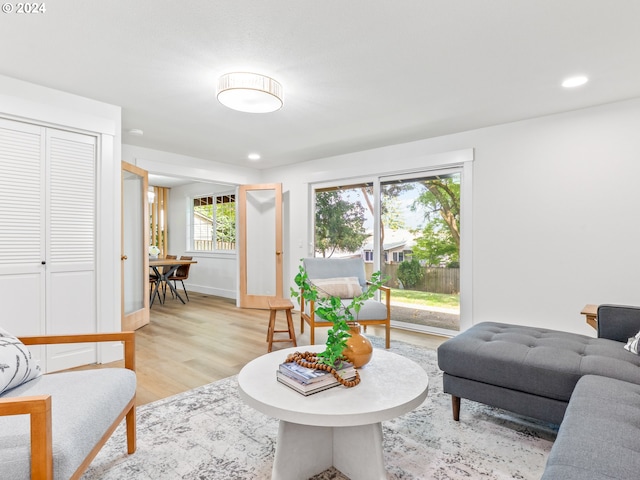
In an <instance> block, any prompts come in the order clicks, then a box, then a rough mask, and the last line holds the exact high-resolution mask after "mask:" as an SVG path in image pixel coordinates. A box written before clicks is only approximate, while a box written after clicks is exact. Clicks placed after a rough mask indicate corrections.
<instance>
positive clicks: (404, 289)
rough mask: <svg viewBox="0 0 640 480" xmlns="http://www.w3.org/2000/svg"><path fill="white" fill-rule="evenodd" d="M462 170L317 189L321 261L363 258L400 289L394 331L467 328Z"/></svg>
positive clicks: (394, 305)
mask: <svg viewBox="0 0 640 480" xmlns="http://www.w3.org/2000/svg"><path fill="white" fill-rule="evenodd" d="M461 182H462V169H457V168H453V169H447V170H438V171H429V172H419V173H412V174H405V175H396V176H388V177H378V178H375V179H373V180H371V181H364V182H358V183H355V182H353V183H350V184H348V185H346V186H344V185H341V186H330V185H325V186H321V187H320V186H318V187H317V188H316V189H315V196H314V200H315V216H314V219H315V225H314V248H315V255H316V256H324V257H334V258H336V257H362V258H363V259H364V261H365V267H366V270H367V275H368V276H370V275H371V273H372V272H374V271H376V270H380V271H381V272H382V276H383V277H387V278H388V280H387V282H386V285H387V286H389V287H390V288H392V293H391V309H392V310H391V320H392V325H394V326H397V327H400V328H407V329H412V330H418V331H425V332H435V333H444V334H447V333H453V332H457V331H459V330H460V238H461V230H460V213H461V202H460V190H461Z"/></svg>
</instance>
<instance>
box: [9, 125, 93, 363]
mask: <svg viewBox="0 0 640 480" xmlns="http://www.w3.org/2000/svg"><path fill="white" fill-rule="evenodd" d="M95 198H96V141H95V138H94V137H92V136H89V135H81V134H76V133H71V132H64V131H58V130H54V129H49V128H44V127H40V126H36V125H31V124H26V123H21V122H14V121H10V120H4V119H0V305H2V312H3V313H2V317H1V318H2V319H1V320H0V326H2V327H4V328H5V329H7V330H9V331H10V332H12V333H15V334H16V335H39V334H45V333H46V334H64V333H76V332H77V333H88V332H95V331H96V306H95V298H96V292H95V288H96V287H95V284H96V281H95V278H96V276H95V250H96V249H95V244H96V240H95V238H96V232H95V229H96V227H95V225H96V222H95V212H96V203H95ZM32 351H33V353H34V356H36V357H37V358H39V359H40V361H41V363H42V367H43V369H44V370H45V371H54V370H59V369H62V368H69V367H72V366H77V365H82V364H86V363H91V362H94V361H95V358H96V348H95V345H92V344H89V345H63V346H60V347H47V349H46V351H45V349H44V347H36V348H34V349H32Z"/></svg>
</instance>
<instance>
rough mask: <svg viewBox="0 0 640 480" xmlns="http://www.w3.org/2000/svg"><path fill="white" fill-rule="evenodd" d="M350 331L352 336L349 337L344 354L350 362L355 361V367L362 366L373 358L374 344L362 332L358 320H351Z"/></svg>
mask: <svg viewBox="0 0 640 480" xmlns="http://www.w3.org/2000/svg"><path fill="white" fill-rule="evenodd" d="M349 333H350V334H351V337H350V338H348V339H347V347H346V348H345V349H344V350H343V352H342V354H343V355H344V356H345V357H346V358H347V360H348V361H349V362H351V363H353V366H354V367H356V368H360V367H362V366H364V365H366V364H367V363H369V360H371V356H372V355H373V346H372V345H371V342H370V341H369V339H368V338H367V337H365V336H364V335H362V333H361V332H360V324H359V323H358V322H349Z"/></svg>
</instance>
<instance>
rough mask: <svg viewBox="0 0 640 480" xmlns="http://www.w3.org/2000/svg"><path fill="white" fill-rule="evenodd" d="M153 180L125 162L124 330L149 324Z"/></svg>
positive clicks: (123, 232) (123, 202) (145, 173)
mask: <svg viewBox="0 0 640 480" xmlns="http://www.w3.org/2000/svg"><path fill="white" fill-rule="evenodd" d="M148 186H149V177H148V173H147V171H146V170H143V169H142V168H139V167H136V166H135V165H131V164H130V163H127V162H122V254H121V256H120V261H121V265H122V270H121V272H122V274H121V275H122V282H121V284H122V330H137V329H138V328H140V327H142V326H144V325H147V324H148V323H149V253H148V246H149V201H148V199H147V190H148Z"/></svg>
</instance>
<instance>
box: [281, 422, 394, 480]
mask: <svg viewBox="0 0 640 480" xmlns="http://www.w3.org/2000/svg"><path fill="white" fill-rule="evenodd" d="M331 466H334V467H335V468H337V469H338V470H340V471H341V472H342V473H343V474H345V475H346V476H348V477H349V478H350V479H351V480H386V478H387V473H386V470H385V468H384V462H383V458H382V424H381V423H373V424H370V425H358V426H353V427H317V426H312V425H300V424H298V423H291V422H287V421H284V420H280V426H279V427H278V440H277V443H276V455H275V459H274V462H273V472H272V476H271V478H272V479H273V480H300V479H301V478H309V477H312V476H314V475H317V474H318V473H321V472H323V471H325V470H326V469H328V468H330V467H331Z"/></svg>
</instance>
